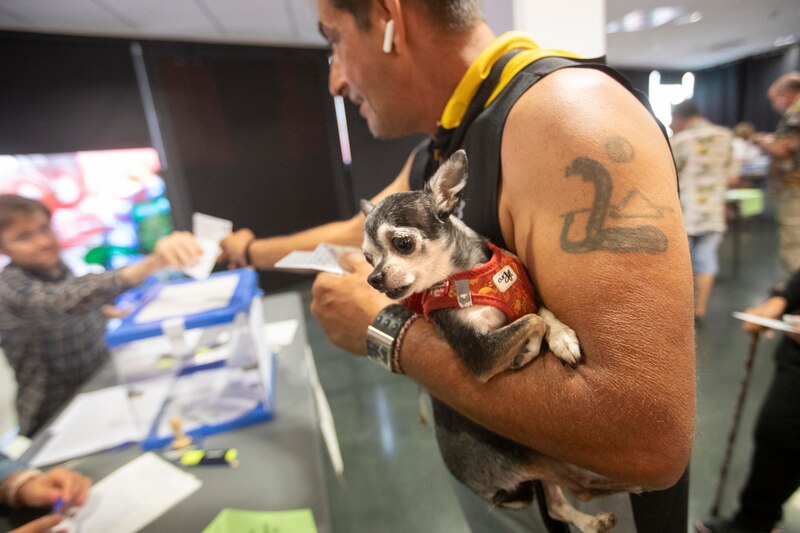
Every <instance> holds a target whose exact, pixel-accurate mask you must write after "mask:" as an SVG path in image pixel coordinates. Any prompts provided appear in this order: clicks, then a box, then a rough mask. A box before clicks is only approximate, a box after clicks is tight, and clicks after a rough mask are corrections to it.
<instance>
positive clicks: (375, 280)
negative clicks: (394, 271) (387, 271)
mask: <svg viewBox="0 0 800 533" xmlns="http://www.w3.org/2000/svg"><path fill="white" fill-rule="evenodd" d="M385 279H386V276H384V274H383V272H382V271H380V270H376V271H374V272H373V273H372V274H370V275H369V277H368V278H367V283H369V284H370V285H372V286H373V287H375V288H376V289H378V290H381V289H383V281H384V280H385Z"/></svg>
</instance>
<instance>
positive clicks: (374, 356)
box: [367, 304, 414, 372]
mask: <svg viewBox="0 0 800 533" xmlns="http://www.w3.org/2000/svg"><path fill="white" fill-rule="evenodd" d="M413 316H414V313H413V312H412V311H410V310H409V309H407V308H405V307H403V306H402V305H400V304H391V305H387V306H386V307H384V308H383V309H382V310H381V312H380V313H378V316H376V317H375V320H373V321H372V324H370V325H369V327H368V328H367V357H369V358H370V360H372V361H374V362H376V363H378V364H379V365H381V366H382V367H383V368H385V369H386V370H388V371H390V372H398V369H396V368H395V366H394V365H393V361H392V355H393V354H394V347H395V344H396V341H397V334H398V333H399V332H400V330H401V329H402V327H403V325H404V324H405V323H406V321H408V319H410V318H411V317H413Z"/></svg>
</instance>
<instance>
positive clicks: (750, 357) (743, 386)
mask: <svg viewBox="0 0 800 533" xmlns="http://www.w3.org/2000/svg"><path fill="white" fill-rule="evenodd" d="M757 345H758V331H754V332H753V333H751V334H750V349H749V350H748V352H747V359H746V360H745V362H744V372H743V373H742V380H741V383H740V385H739V397H738V398H737V399H736V410H735V411H734V412H733V425H732V426H731V430H730V432H729V433H728V448H727V449H726V450H725V459H724V460H723V461H722V468H721V469H720V473H719V484H718V485H717V495H716V496H715V497H714V504H713V505H712V506H711V517H712V518H717V517H718V516H719V506H720V502H721V501H722V493H723V492H724V490H725V482H726V480H727V479H728V468H729V467H730V465H731V457H732V456H733V445H734V444H735V443H736V432H737V431H738V430H739V420H740V419H741V418H742V407H743V406H744V400H745V398H746V397H747V386H748V384H749V383H750V371H751V370H752V368H753V361H754V360H755V358H756V346H757Z"/></svg>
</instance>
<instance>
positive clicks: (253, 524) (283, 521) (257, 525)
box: [202, 509, 317, 533]
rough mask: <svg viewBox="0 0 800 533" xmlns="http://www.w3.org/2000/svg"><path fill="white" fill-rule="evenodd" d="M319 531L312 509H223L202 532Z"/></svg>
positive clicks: (302, 532) (308, 532) (291, 532)
mask: <svg viewBox="0 0 800 533" xmlns="http://www.w3.org/2000/svg"><path fill="white" fill-rule="evenodd" d="M242 531H264V532H269V533H317V525H316V523H315V522H314V514H313V513H312V512H311V509H296V510H292V511H245V510H242V509H223V510H222V511H220V512H219V514H218V515H217V517H216V518H214V520H213V521H212V522H211V523H210V524H209V525H208V527H207V528H205V529H204V530H203V532H202V533H240V532H242Z"/></svg>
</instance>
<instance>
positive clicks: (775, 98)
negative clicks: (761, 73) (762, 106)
mask: <svg viewBox="0 0 800 533" xmlns="http://www.w3.org/2000/svg"><path fill="white" fill-rule="evenodd" d="M797 95H798V93H793V92H792V91H786V90H783V91H770V92H769V95H768V96H769V102H770V104H772V109H774V110H775V111H776V112H777V113H780V114H783V113H786V111H787V110H788V109H789V108H790V107H791V106H792V104H793V103H794V101H795V100H796V99H797Z"/></svg>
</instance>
